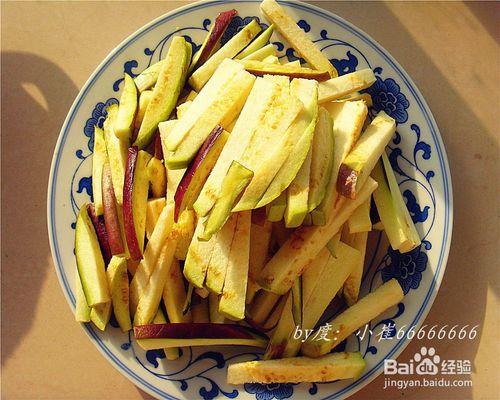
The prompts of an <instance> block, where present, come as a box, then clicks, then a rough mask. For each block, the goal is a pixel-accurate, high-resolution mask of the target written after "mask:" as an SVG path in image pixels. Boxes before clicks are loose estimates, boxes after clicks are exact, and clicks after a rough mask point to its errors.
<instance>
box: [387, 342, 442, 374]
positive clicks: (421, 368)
mask: <svg viewBox="0 0 500 400" xmlns="http://www.w3.org/2000/svg"><path fill="white" fill-rule="evenodd" d="M440 362H441V357H439V355H437V354H436V349H434V347H429V348H427V347H425V346H423V347H422V348H420V351H419V352H418V353H416V354H415V355H414V356H413V359H411V360H410V362H408V363H402V362H398V361H396V360H391V359H388V360H384V373H385V374H386V375H396V374H398V375H413V374H417V375H437V374H438V373H439V371H440Z"/></svg>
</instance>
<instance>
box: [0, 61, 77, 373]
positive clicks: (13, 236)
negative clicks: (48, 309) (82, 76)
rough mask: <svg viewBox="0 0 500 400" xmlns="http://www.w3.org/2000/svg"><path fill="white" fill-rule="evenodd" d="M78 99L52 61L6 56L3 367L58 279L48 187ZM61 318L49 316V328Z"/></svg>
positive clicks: (70, 84)
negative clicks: (52, 279)
mask: <svg viewBox="0 0 500 400" xmlns="http://www.w3.org/2000/svg"><path fill="white" fill-rule="evenodd" d="M76 94H77V88H76V86H75V84H74V83H73V82H72V81H71V79H70V78H69V77H68V75H66V73H65V72H64V71H63V70H62V69H60V68H59V67H58V66H56V65H55V64H53V63H52V62H50V61H48V60H46V59H44V58H41V57H39V56H36V55H34V54H29V53H19V52H9V51H7V52H2V283H1V287H2V365H3V364H4V363H5V362H6V361H7V360H8V359H9V357H10V356H11V355H12V354H13V353H14V352H15V350H16V347H17V345H18V344H19V343H20V342H21V341H22V340H23V336H24V335H25V334H26V333H27V332H29V330H30V328H31V325H32V323H33V315H34V313H35V309H36V307H37V302H38V300H39V293H40V290H41V287H42V285H43V284H44V281H45V278H46V276H47V273H53V272H52V271H48V266H49V265H50V263H48V262H47V260H48V259H50V249H49V245H48V240H47V219H46V208H47V207H46V198H47V182H48V176H49V168H50V162H51V159H52V152H53V149H54V146H55V143H56V140H57V136H58V133H59V130H60V128H61V126H62V123H63V120H64V118H65V116H66V113H67V112H68V109H69V106H70V104H71V102H72V101H73V99H74V98H75V96H76ZM40 177H43V178H42V179H40ZM61 300H62V297H61ZM56 317H57V316H55V315H47V316H46V320H45V323H48V324H50V320H51V318H56ZM40 345H43V343H40Z"/></svg>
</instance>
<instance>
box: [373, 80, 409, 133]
mask: <svg viewBox="0 0 500 400" xmlns="http://www.w3.org/2000/svg"><path fill="white" fill-rule="evenodd" d="M366 91H367V92H368V93H370V95H371V96H372V100H373V109H374V111H376V112H379V111H385V112H386V114H387V115H390V116H391V117H392V118H394V119H395V120H396V122H397V123H399V124H402V123H404V122H406V121H408V112H407V111H406V110H407V109H408V107H409V106H410V102H409V101H408V100H407V99H406V96H405V95H404V94H403V93H401V90H400V87H399V85H398V84H397V83H396V81H394V79H392V78H387V79H385V80H382V78H381V77H380V76H377V80H376V82H375V83H374V84H373V85H372V86H371V87H369V88H368V89H366Z"/></svg>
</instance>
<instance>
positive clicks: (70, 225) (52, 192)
mask: <svg viewBox="0 0 500 400" xmlns="http://www.w3.org/2000/svg"><path fill="white" fill-rule="evenodd" d="M281 3H282V4H283V5H284V7H285V8H286V9H287V11H288V12H290V13H291V15H292V16H293V17H294V18H295V19H296V20H297V21H299V22H298V25H299V26H300V27H301V28H302V29H303V30H304V31H306V32H307V33H308V34H309V36H310V37H311V38H313V39H314V41H315V43H316V45H317V46H318V47H319V48H320V49H321V51H322V52H324V54H326V55H327V57H328V58H329V59H330V60H331V62H332V63H333V65H334V66H335V67H336V68H337V70H338V71H339V74H345V73H348V72H352V71H355V70H357V69H362V68H367V67H369V68H372V69H373V70H374V71H375V74H376V77H377V82H376V83H375V84H374V85H373V86H372V87H371V88H370V89H369V90H368V91H369V93H370V94H371V95H372V98H373V103H374V104H373V112H378V111H380V110H384V111H385V112H386V113H387V114H389V115H390V116H392V117H393V118H394V119H395V120H396V121H397V123H398V128H397V133H396V135H395V136H394V138H393V140H392V141H391V143H390V145H389V148H388V154H389V158H390V161H391V163H392V165H393V167H394V169H395V171H396V176H397V178H398V180H399V184H400V187H401V190H402V192H403V194H404V197H405V198H406V202H407V205H408V208H409V210H410V213H411V216H412V218H413V221H414V222H415V223H416V227H417V229H418V231H419V232H420V234H421V237H422V238H423V241H422V245H421V246H420V247H419V248H417V249H415V250H413V251H412V252H411V253H408V254H399V253H398V252H395V251H392V250H391V249H390V248H389V247H388V245H387V243H386V242H385V241H384V240H383V239H382V235H381V234H380V233H374V234H372V236H373V237H372V239H373V240H371V241H370V242H371V245H370V253H369V256H368V257H367V262H368V263H369V266H368V269H367V273H366V276H365V277H364V280H363V285H362V294H363V295H364V294H366V293H368V292H370V291H372V290H374V289H375V288H376V287H378V286H379V285H380V284H381V283H382V282H383V281H387V280H389V279H391V278H393V277H395V278H397V279H398V281H399V282H400V284H401V286H402V287H403V290H404V292H405V294H406V296H405V298H404V300H403V302H401V303H400V304H398V306H396V307H394V308H393V309H391V310H388V311H387V312H386V313H384V315H382V316H380V318H377V319H376V320H375V321H373V322H372V323H371V324H370V327H369V328H370V329H371V330H372V332H373V335H372V336H370V335H365V337H364V338H363V339H362V340H361V338H360V337H356V336H354V335H353V336H352V337H351V338H350V339H349V340H348V341H347V344H346V348H347V349H349V350H359V351H361V353H362V354H363V355H364V357H365V359H366V363H367V366H366V370H365V372H364V373H363V375H362V376H361V377H360V378H359V379H357V380H355V381H353V380H349V381H341V382H334V383H324V384H312V383H303V384H281V385H280V384H276V385H259V384H246V385H241V386H237V387H234V386H231V385H228V384H227V383H226V368H227V365H228V364H229V363H232V362H238V361H246V360H255V359H258V358H259V357H260V355H261V352H260V351H257V350H255V349H253V348H244V347H235V348H222V347H217V348H193V349H190V348H187V349H184V351H183V354H182V357H181V358H180V359H179V360H177V361H173V362H172V361H167V360H166V359H165V355H164V354H163V352H162V351H148V352H144V351H143V350H141V349H140V348H138V347H137V345H136V344H135V342H134V341H133V340H131V337H130V334H123V333H121V331H120V329H118V328H116V327H113V326H110V327H109V328H108V329H107V330H106V332H105V333H102V332H99V331H98V330H97V329H95V328H94V327H93V326H91V325H90V324H88V325H82V326H83V328H84V329H85V331H86V333H87V334H88V336H89V338H90V340H91V341H92V342H93V343H94V344H95V345H96V347H97V348H98V349H99V350H100V351H101V353H102V354H103V355H104V356H105V357H106V358H107V359H108V360H109V361H110V362H111V364H113V365H114V366H115V367H116V368H117V369H118V370H119V371H120V372H122V373H123V374H124V375H125V376H126V377H128V378H129V379H130V380H131V381H132V382H134V384H136V385H137V386H139V387H140V388H141V389H143V390H145V391H146V392H148V393H150V394H151V395H153V396H156V397H157V398H162V399H189V400H192V399H205V400H209V399H214V398H220V399H224V398H231V399H232V398H238V399H258V400H271V399H288V398H290V399H304V398H309V397H310V398H312V399H344V398H346V397H348V396H350V395H352V394H353V393H355V392H356V391H358V390H359V389H360V388H362V387H363V386H364V385H366V384H367V383H368V382H370V381H371V380H372V379H374V378H375V377H376V376H377V375H379V374H380V373H381V371H382V368H383V360H384V359H385V358H396V357H397V356H398V355H399V354H400V353H401V352H402V351H403V349H404V348H405V346H406V345H407V344H408V340H407V339H402V340H398V339H397V338H396V337H395V335H394V334H395V330H394V329H393V330H390V331H389V332H385V333H384V339H385V340H380V341H379V339H378V338H377V336H376V335H377V333H380V331H381V329H382V326H383V325H384V324H391V326H392V324H394V326H395V329H399V328H400V327H403V326H406V327H410V326H417V327H418V326H420V324H421V323H422V322H423V320H424V319H425V317H426V315H427V312H428V311H429V309H430V307H431V305H432V302H433V301H434V298H435V296H436V293H437V291H438V289H439V285H440V282H441V279H442V277H443V274H444V271H445V267H446V260H447V256H448V250H449V246H450V240H451V228H452V217H453V202H452V191H451V178H450V172H449V167H448V162H447V158H446V153H445V149H444V146H443V142H442V140H441V137H440V134H439V131H438V128H437V126H436V122H435V121H434V118H433V117H432V114H431V112H430V110H429V108H428V107H427V104H426V103H425V101H424V99H423V97H422V95H421V94H420V92H419V91H418V89H417V88H416V86H415V84H414V83H413V82H412V81H411V79H410V78H409V77H408V75H407V74H406V72H405V71H404V70H403V69H402V68H401V66H400V65H399V64H398V63H397V62H396V61H395V60H394V59H393V58H392V57H391V56H390V54H389V53H388V52H387V51H386V50H384V49H383V48H382V47H381V46H380V45H379V44H378V43H376V42H375V41H374V40H373V39H371V38H370V37H369V36H368V35H367V34H365V33H364V32H362V31H360V30H359V29H357V28H356V27H354V26H353V25H351V24H349V23H348V22H346V21H345V20H343V19H342V18H340V17H338V16H336V15H334V14H331V13H328V12H326V11H323V10H321V9H320V8H317V7H314V6H311V5H308V4H305V3H300V2H292V1H282V2H281ZM233 7H234V8H236V9H237V10H238V13H239V16H238V17H236V18H235V19H234V20H233V21H232V23H231V25H230V27H229V29H228V31H227V33H226V34H225V36H224V38H223V40H228V37H230V36H232V35H233V34H234V32H236V31H238V30H239V29H241V27H242V26H244V25H245V24H246V23H248V22H249V21H250V20H251V18H254V17H256V18H259V21H260V23H261V24H262V26H263V27H264V26H267V25H266V21H265V19H264V18H263V17H262V15H261V13H260V10H259V1H257V0H229V1H228V0H225V1H220V0H216V1H209V2H201V3H195V4H192V5H188V6H185V7H182V8H180V9H177V10H176V11H173V12H171V13H169V14H166V15H164V16H162V17H160V18H158V19H156V20H154V21H152V22H151V23H149V24H147V25H146V26H144V27H143V28H141V29H140V30H138V31H137V32H136V33H134V34H133V35H132V36H130V37H128V38H127V39H126V40H125V41H123V42H122V43H121V44H120V45H119V46H118V47H116V48H115V49H114V50H113V51H112V52H111V53H110V54H109V55H108V57H106V59H105V60H104V61H103V62H102V63H101V65H99V67H97V69H96V70H95V72H94V73H93V74H92V76H91V77H90V79H89V80H88V82H87V83H86V84H85V86H84V87H83V89H82V90H81V91H80V93H79V95H78V97H77V98H76V100H75V102H74V104H73V106H72V107H71V110H70V111H69V114H68V116H67V118H66V121H65V122H64V125H63V127H62V130H61V133H60V135H59V140H58V142H57V145H56V149H55V152H54V158H53V161H52V167H51V171H50V179H49V188H48V221H49V238H50V244H51V250H52V255H53V258H54V261H55V267H56V271H57V275H58V277H59V280H60V282H61V286H62V288H63V291H64V294H65V295H66V298H67V300H68V303H69V304H70V306H71V308H72V309H73V310H74V307H75V292H74V289H75V288H74V280H75V279H74V278H75V271H76V265H75V259H74V253H73V237H74V228H75V221H76V215H77V212H78V208H79V207H80V206H81V205H82V204H83V203H84V202H86V201H89V198H90V199H92V184H91V182H92V178H91V165H92V157H91V155H92V150H93V126H94V125H98V126H101V127H102V123H103V121H104V119H105V117H106V111H105V110H106V107H107V106H108V105H109V104H112V103H114V102H116V101H117V100H116V98H117V97H118V95H119V90H120V88H121V85H122V83H121V81H122V77H123V73H124V71H125V72H127V73H129V74H131V75H132V76H135V75H137V74H138V73H139V72H140V71H142V70H143V69H144V68H146V67H147V66H149V65H151V64H152V63H154V62H156V61H158V60H160V59H162V58H163V57H164V55H165V53H166V50H167V48H168V45H169V42H170V40H171V38H172V36H174V35H183V36H184V37H185V38H186V39H187V40H188V42H189V43H191V45H192V46H193V50H196V49H197V48H198V47H199V46H200V44H201V42H202V40H203V38H204V37H205V35H206V34H207V31H208V30H209V28H210V25H211V24H212V23H213V20H214V17H216V16H217V14H218V13H219V12H221V11H223V10H227V9H229V8H233ZM272 42H273V43H274V44H275V46H276V47H277V50H278V51H279V54H280V55H281V57H286V58H287V59H288V60H295V59H297V56H296V54H295V53H294V52H293V50H292V49H290V48H288V46H287V45H286V43H283V42H282V41H281V39H280V38H279V37H278V36H277V35H276V34H275V35H274V36H273V38H272ZM115 325H116V324H115Z"/></svg>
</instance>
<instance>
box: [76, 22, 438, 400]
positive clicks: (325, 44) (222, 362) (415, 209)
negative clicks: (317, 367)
mask: <svg viewBox="0 0 500 400" xmlns="http://www.w3.org/2000/svg"><path fill="white" fill-rule="evenodd" d="M252 19H257V20H258V22H259V24H260V25H261V27H262V28H263V29H265V28H267V27H268V25H267V24H265V23H263V22H261V21H260V19H259V18H258V17H240V16H236V17H234V18H233V20H232V21H231V23H230V25H229V27H228V29H227V30H226V32H225V34H224V35H223V37H222V38H221V44H224V43H226V42H227V40H229V38H230V37H232V36H233V35H234V34H235V33H237V32H239V31H240V30H241V29H242V28H243V26H245V25H246V24H248V23H249V22H250V21H251V20H252ZM210 24H211V21H210V19H204V20H203V22H202V24H201V26H197V27H183V28H176V30H174V31H172V32H170V33H168V34H167V35H166V36H165V37H163V39H162V40H160V41H159V42H158V43H157V44H156V45H155V46H154V47H148V48H145V49H144V54H145V55H146V56H147V60H146V62H144V60H141V61H140V62H139V61H138V60H135V59H132V60H127V61H126V62H125V63H124V65H123V70H124V72H125V73H128V74H129V75H131V76H133V77H135V76H137V74H138V73H139V71H141V70H143V69H145V68H146V67H148V66H150V65H151V64H152V63H154V62H156V61H158V60H160V59H162V58H163V57H164V49H165V48H168V46H166V45H167V43H168V42H169V40H170V38H171V37H172V36H173V35H176V34H177V35H178V34H181V35H182V36H184V37H185V38H186V40H187V41H188V43H190V44H191V45H192V47H193V51H196V50H197V49H198V48H199V47H200V44H197V43H196V42H195V41H194V40H192V36H191V31H192V32H195V31H203V32H206V31H208V30H209V27H210ZM298 26H299V27H300V28H301V29H302V30H304V31H305V32H310V31H311V25H310V24H309V23H308V22H307V21H306V20H304V19H302V20H300V21H299V22H298ZM314 42H315V43H316V44H317V45H318V46H319V47H320V48H321V50H322V51H328V49H330V48H332V47H333V48H335V49H336V52H335V56H336V57H333V58H331V59H330V61H331V63H332V64H333V65H334V67H335V68H336V69H337V71H338V73H339V75H343V74H347V73H351V72H354V71H356V70H357V69H358V68H365V67H366V66H368V67H369V68H372V69H373V70H374V71H375V73H376V78H377V80H376V82H375V84H374V85H373V86H372V87H371V88H369V89H367V90H366V91H367V92H368V93H370V95H371V96H372V99H373V111H374V112H379V111H381V110H383V111H385V112H386V113H387V114H389V115H391V116H392V117H393V118H395V119H396V121H397V122H398V124H404V123H406V122H407V121H408V119H409V115H408V109H409V106H410V103H409V101H408V100H407V98H406V96H405V94H403V93H402V91H401V88H400V86H399V85H398V83H396V81H395V80H394V79H393V78H388V77H385V79H384V78H383V70H382V68H381V67H376V66H372V65H371V64H370V62H369V60H368V59H367V58H366V57H365V56H364V55H363V53H362V52H361V51H360V50H358V49H357V48H356V47H354V46H353V45H351V44H349V43H347V42H345V41H342V40H340V39H337V38H333V37H329V36H328V32H327V31H326V30H322V31H321V32H320V37H319V38H317V39H316V40H314ZM273 44H274V45H275V46H276V48H277V50H278V52H279V53H280V58H283V57H287V59H288V60H289V61H293V60H300V61H301V62H304V60H303V59H301V58H299V57H298V55H297V54H296V53H295V52H294V50H293V49H291V48H286V47H285V45H284V44H283V43H281V42H273ZM122 76H123V75H121V76H117V77H116V81H114V83H113V85H112V89H113V90H114V91H115V92H117V91H118V90H119V86H120V83H121V81H122V80H123V77H122ZM117 102H118V101H117V99H115V98H110V99H108V100H107V101H105V102H99V103H97V104H96V106H95V107H94V109H93V111H92V113H91V117H90V118H89V119H88V120H87V121H86V123H85V126H84V128H83V133H84V135H85V136H86V137H87V138H88V149H89V150H90V152H92V151H93V136H94V126H95V125H97V126H99V127H101V128H102V126H103V122H104V120H105V118H106V108H107V107H108V106H109V105H111V104H116V103H117ZM411 129H412V131H413V132H414V133H415V137H416V144H415V146H414V151H413V154H411V155H408V154H403V152H402V150H401V148H399V147H397V145H398V144H400V142H401V140H402V138H401V135H399V133H396V135H395V137H394V139H393V143H394V145H395V146H396V147H389V149H388V152H389V159H390V162H391V164H392V166H393V168H394V171H395V172H396V174H397V175H398V176H399V179H400V185H403V184H404V183H405V182H415V183H416V184H419V185H422V186H424V185H425V189H426V190H427V191H428V192H429V194H430V198H431V201H432V203H431V204H427V203H425V204H419V202H418V201H420V202H421V199H420V198H419V199H418V201H417V198H416V196H415V194H414V193H413V192H412V190H413V188H411V189H410V188H405V190H404V191H403V196H404V197H405V198H406V204H407V207H408V210H409V212H410V215H411V216H412V219H413V221H414V222H415V223H423V222H425V221H427V220H428V219H429V218H433V215H434V211H433V210H434V208H435V196H434V193H433V189H432V186H431V185H430V184H429V182H430V179H431V178H432V177H433V176H434V172H433V171H432V170H428V171H422V170H421V168H420V166H419V161H422V160H428V159H430V157H431V147H430V145H429V144H428V143H426V142H424V141H423V140H422V139H421V132H420V127H419V126H418V125H416V124H411ZM404 139H405V140H408V139H407V136H405V138H404ZM90 155H91V153H88V152H86V151H85V152H84V151H83V150H77V151H76V156H77V158H79V159H80V163H79V165H78V167H77V170H76V171H75V173H74V175H73V181H74V182H75V185H73V182H72V192H71V200H72V206H73V209H74V211H75V215H76V212H77V211H78V208H77V203H78V201H77V200H76V199H75V195H76V194H80V195H83V194H84V192H86V194H87V195H88V196H90V197H92V180H91V177H88V176H83V177H82V176H81V174H80V175H79V174H78V172H79V169H80V167H81V165H82V164H83V163H84V162H85V160H87V159H88V157H89V156H90ZM404 164H406V167H405V166H404ZM408 167H410V168H411V171H417V175H418V176H414V175H411V174H409V173H408ZM405 168H406V169H405ZM432 224H433V220H432V222H431V226H432ZM73 227H74V226H73ZM429 230H430V228H429ZM425 235H427V233H425ZM380 237H381V234H379V237H378V240H377V244H376V246H375V247H376V250H378V249H379V248H382V247H383V246H381V241H380ZM424 239H425V236H424ZM430 248H431V243H430V242H429V241H428V240H423V242H422V245H421V246H419V247H418V248H417V249H415V250H413V251H411V252H409V253H406V254H401V253H399V252H397V251H394V250H392V249H391V248H390V247H389V249H388V251H387V252H386V253H385V256H384V257H383V258H382V261H381V262H380V263H378V264H374V265H373V269H372V271H373V275H372V277H371V281H370V282H369V285H368V286H369V290H370V291H372V290H373V289H374V288H375V287H376V286H378V284H379V282H380V280H382V281H383V282H385V281H388V280H390V279H392V278H396V279H397V280H398V282H399V283H400V285H401V287H402V288H403V291H404V293H405V294H407V293H408V292H409V291H410V290H415V289H417V288H418V287H419V285H420V282H421V280H422V276H423V273H424V272H425V270H426V266H427V261H428V257H427V254H426V251H427V250H429V249H430ZM382 251H384V249H382ZM373 263H374V261H373V260H372V261H371V262H370V267H369V269H370V268H371V267H372V264H373ZM376 277H378V279H376ZM364 278H366V277H364ZM397 308H398V309H397V312H395V313H394V314H392V315H391V317H390V318H386V319H383V320H381V321H373V322H371V323H370V325H369V326H370V328H372V329H375V328H376V327H379V326H381V325H382V324H390V326H391V328H390V329H389V330H388V331H386V332H385V333H384V335H385V336H384V338H386V339H387V338H391V337H394V335H395V333H396V324H397V323H398V318H399V317H400V316H401V315H402V314H403V313H404V310H405V306H404V304H403V303H400V304H398V306H397ZM330 317H331V316H330ZM112 326H114V327H118V325H117V324H115V323H113V324H112ZM350 341H351V339H349V342H350ZM357 341H358V349H359V350H360V351H361V350H362V348H361V347H362V343H361V341H360V340H359V338H357ZM347 342H348V341H347V340H346V341H344V342H343V343H342V345H341V346H338V347H337V348H336V350H337V351H343V350H344V349H345V348H346V346H347V344H348V343H347ZM363 345H364V351H362V354H364V356H365V357H369V356H370V355H374V354H377V352H378V349H377V346H376V345H375V344H372V343H371V341H370V339H369V338H368V339H367V340H365V341H364V343H363ZM120 347H121V349H122V351H123V352H129V354H130V353H131V354H132V356H133V358H134V359H135V360H136V361H137V363H139V364H140V365H141V366H142V368H144V369H145V370H147V371H148V372H149V373H151V374H153V375H154V376H156V377H158V378H160V379H164V380H168V381H170V382H175V383H177V384H178V385H179V387H180V389H181V390H182V391H187V390H188V387H189V386H190V385H196V386H195V387H196V390H197V392H198V394H199V396H200V397H201V398H203V399H204V400H211V399H214V398H216V397H226V398H236V397H238V395H239V393H240V392H239V391H238V390H236V389H233V388H229V389H225V388H224V387H223V385H224V383H222V382H216V381H214V379H213V378H211V377H210V375H209V374H210V371H213V370H218V369H223V368H226V366H227V364H228V362H229V361H234V360H239V359H240V358H244V360H248V359H249V357H250V358H251V359H253V360H257V359H259V358H260V356H261V354H260V353H248V352H247V353H238V354H237V355H232V356H227V355H226V354H225V353H220V352H216V351H206V352H204V353H202V354H200V355H198V356H195V355H194V352H193V350H192V349H191V348H188V349H187V351H186V352H185V353H184V354H182V353H181V360H182V362H183V363H184V365H183V367H181V368H180V369H179V370H174V371H171V370H169V371H168V373H163V372H162V371H161V369H162V364H163V363H162V359H164V358H165V353H164V352H163V350H150V351H147V352H143V351H142V350H140V351H136V349H135V348H134V342H133V341H132V340H131V335H130V333H129V334H128V340H127V341H125V342H124V343H123V344H121V346H120ZM200 365H203V368H201V367H200ZM207 365H209V366H208V367H206V366H207ZM195 382H196V384H195ZM309 385H310V387H309V389H308V393H309V395H310V396H314V395H316V394H317V393H318V387H319V385H323V384H317V383H313V384H309ZM296 386H298V385H296V384H292V383H287V384H272V385H271V384H270V385H262V384H257V383H251V384H245V385H244V390H245V392H246V393H248V394H251V395H254V396H255V398H256V399H257V400H273V399H278V400H281V399H287V398H291V397H292V396H293V395H294V388H295V387H296Z"/></svg>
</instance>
